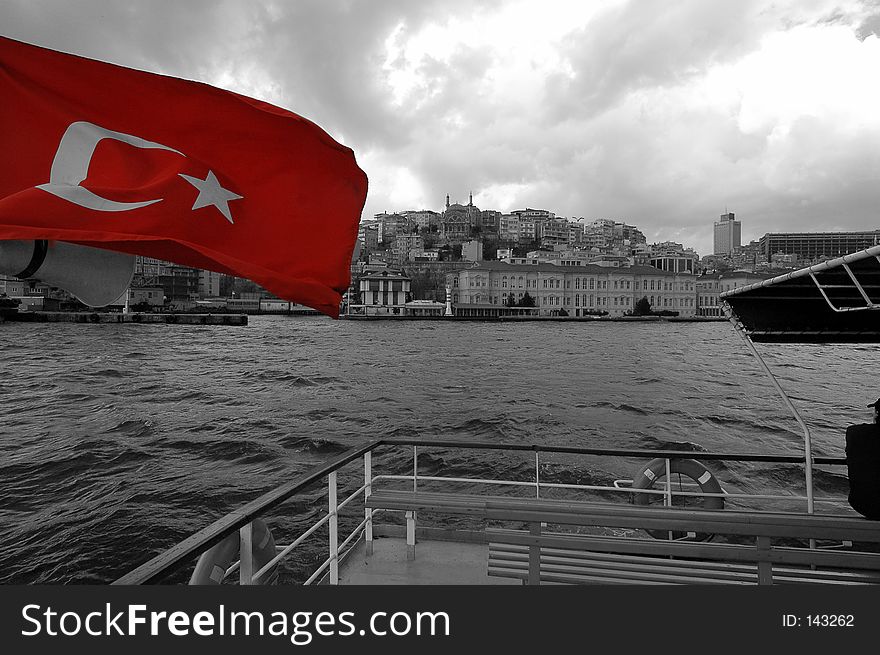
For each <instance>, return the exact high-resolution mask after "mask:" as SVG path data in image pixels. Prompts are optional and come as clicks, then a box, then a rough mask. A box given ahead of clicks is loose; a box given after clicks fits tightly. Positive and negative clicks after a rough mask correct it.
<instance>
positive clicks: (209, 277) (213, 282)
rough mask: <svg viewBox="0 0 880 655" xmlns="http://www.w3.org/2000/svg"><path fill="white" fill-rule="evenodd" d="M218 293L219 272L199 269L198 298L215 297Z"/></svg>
mask: <svg viewBox="0 0 880 655" xmlns="http://www.w3.org/2000/svg"><path fill="white" fill-rule="evenodd" d="M219 295H220V273H217V272H216V271H199V298H202V299H204V298H217V297H218V296H219Z"/></svg>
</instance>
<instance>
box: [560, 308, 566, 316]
mask: <svg viewBox="0 0 880 655" xmlns="http://www.w3.org/2000/svg"><path fill="white" fill-rule="evenodd" d="M559 316H568V312H567V311H566V309H565V307H563V308H562V309H560V310H559Z"/></svg>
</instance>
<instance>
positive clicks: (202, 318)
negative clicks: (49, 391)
mask: <svg viewBox="0 0 880 655" xmlns="http://www.w3.org/2000/svg"><path fill="white" fill-rule="evenodd" d="M5 318H6V320H7V321H8V322H10V323H12V322H18V323H91V324H107V323H134V324H141V325H158V324H167V325H247V323H248V317H247V315H246V314H165V313H159V314H151V313H140V312H132V313H129V314H123V313H121V312H119V313H117V312H18V313H14V314H12V313H10V314H6V315H5Z"/></svg>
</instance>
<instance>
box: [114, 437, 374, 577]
mask: <svg viewBox="0 0 880 655" xmlns="http://www.w3.org/2000/svg"><path fill="white" fill-rule="evenodd" d="M381 443H382V442H381V441H371V442H369V443H367V444H364V445H363V446H356V447H354V448H351V449H350V450H347V451H345V452H344V453H342V454H341V455H339V457H335V458H334V459H331V460H330V461H329V462H326V463H325V464H321V465H319V466H318V467H317V468H315V469H313V470H312V472H311V473H307V474H305V475H303V476H300V477H299V478H297V479H296V480H293V481H291V482H288V483H287V484H283V485H281V486H280V487H277V488H276V489H273V490H272V491H269V492H266V493H265V494H263V495H262V496H260V497H259V498H257V499H256V500H252V501H251V502H249V503H248V504H247V505H245V506H244V507H242V508H240V509H237V510H232V511H231V512H229V513H228V514H227V515H225V516H223V517H221V518H219V519H217V520H216V521H214V522H213V523H212V524H211V525H209V526H207V527H206V528H202V529H201V530H199V531H198V532H196V533H195V534H193V535H190V536H189V537H187V538H186V539H184V540H183V541H181V542H180V543H179V544H177V545H175V546H172V547H171V548H169V549H168V550H166V551H165V552H164V553H161V554H159V555H158V556H156V557H154V558H153V559H151V560H149V561H148V562H145V563H143V564H141V565H140V566H139V567H137V568H136V569H134V570H133V571H130V572H129V573H127V574H125V575H124V576H122V577H121V578H119V579H118V580H116V581H115V582H113V583H112V584H115V585H133V584H153V583H155V582H158V580H159V579H160V578H161V577H162V576H164V575H166V574H167V573H168V571H170V570H172V569H174V568H175V567H177V566H178V565H179V564H181V563H183V562H185V561H187V560H189V559H190V558H192V557H194V556H195V555H200V554H201V553H203V552H204V551H206V550H207V549H208V548H210V547H211V546H213V545H214V544H217V543H220V542H221V541H222V540H223V539H225V538H226V537H227V536H229V535H230V534H232V533H233V532H235V531H236V530H238V529H239V528H241V527H242V526H244V525H247V524H248V523H250V522H251V521H253V520H254V519H255V518H257V517H259V516H261V515H262V514H263V513H264V512H266V511H267V510H269V509H271V508H272V507H274V506H275V505H278V504H279V503H282V502H284V501H285V500H287V499H288V498H290V497H291V496H293V495H295V494H297V493H299V492H300V491H302V490H303V489H305V488H306V487H308V486H309V485H311V484H314V483H315V482H316V481H318V480H320V479H321V478H322V477H324V476H325V475H328V474H329V473H332V472H333V471H336V470H338V469H340V468H342V467H343V466H345V465H346V464H348V463H349V462H351V461H353V460H355V459H357V458H359V457H360V456H361V455H363V454H364V453H366V452H369V451H371V450H373V449H374V448H376V446H378V445H380V444H381Z"/></svg>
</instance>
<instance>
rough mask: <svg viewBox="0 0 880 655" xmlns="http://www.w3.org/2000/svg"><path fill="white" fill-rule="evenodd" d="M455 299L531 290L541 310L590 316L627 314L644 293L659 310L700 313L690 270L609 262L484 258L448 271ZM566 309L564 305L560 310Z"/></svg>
mask: <svg viewBox="0 0 880 655" xmlns="http://www.w3.org/2000/svg"><path fill="white" fill-rule="evenodd" d="M447 284H449V286H450V287H451V289H452V302H453V304H454V305H459V306H460V305H468V304H478V305H504V304H505V301H506V300H507V299H508V298H509V297H510V295H511V294H512V295H513V297H514V298H515V299H516V301H517V302H519V301H521V300H522V298H523V296H524V295H525V294H526V293H528V294H529V296H531V297H532V298H533V299H534V300H535V306H536V308H537V309H538V314H539V315H541V316H558V315H566V314H567V315H569V316H575V317H576V316H589V315H591V314H597V313H600V312H607V313H608V315H610V316H623V315H624V314H625V313H627V312H629V311H632V310H633V308H634V307H635V304H636V303H637V302H638V301H639V300H640V299H641V298H647V299H648V302H649V303H650V304H651V309H653V310H655V311H663V310H667V311H673V312H678V315H679V316H682V317H691V316H695V315H696V305H697V303H696V286H695V279H694V276H693V275H691V274H689V273H673V272H668V271H661V270H659V269H656V268H654V267H652V266H631V267H620V268H618V267H609V266H596V265H592V264H587V265H583V266H557V265H555V264H508V263H506V262H497V261H487V262H479V263H477V264H475V265H474V266H473V267H471V268H466V269H462V270H460V271H454V272H452V273H449V274H448V275H447ZM561 310H564V312H563V311H561Z"/></svg>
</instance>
